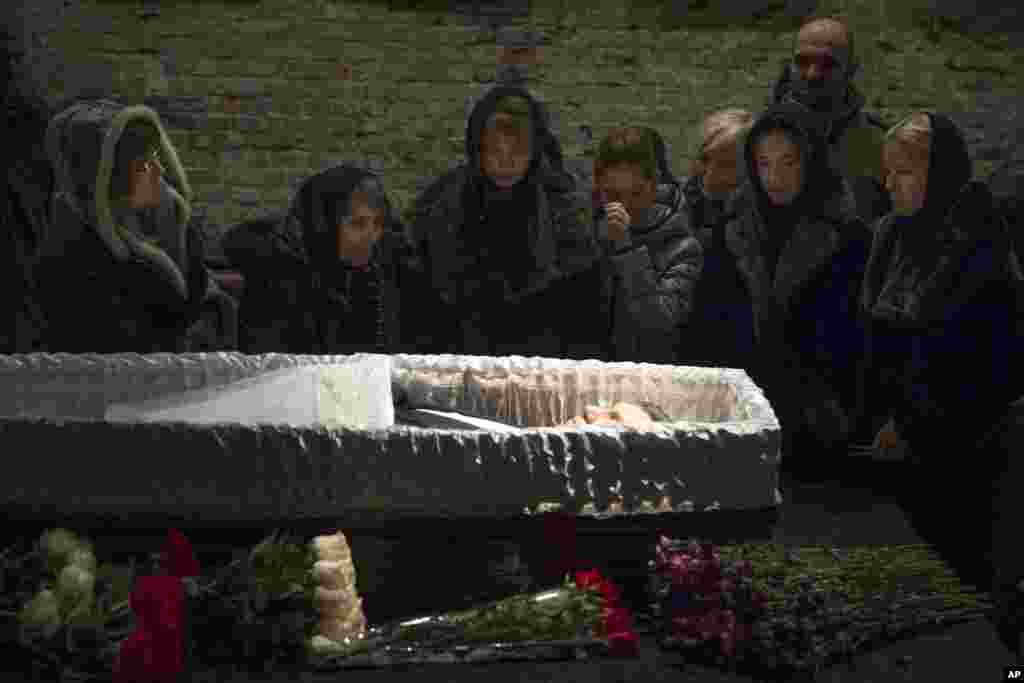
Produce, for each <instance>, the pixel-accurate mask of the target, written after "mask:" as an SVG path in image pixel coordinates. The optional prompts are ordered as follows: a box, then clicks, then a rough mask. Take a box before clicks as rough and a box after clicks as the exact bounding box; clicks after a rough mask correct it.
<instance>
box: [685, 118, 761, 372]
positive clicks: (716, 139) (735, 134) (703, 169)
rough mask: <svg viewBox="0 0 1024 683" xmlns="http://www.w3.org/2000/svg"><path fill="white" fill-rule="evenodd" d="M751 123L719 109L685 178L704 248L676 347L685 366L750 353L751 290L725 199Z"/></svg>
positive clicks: (740, 359)
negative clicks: (730, 234)
mask: <svg viewBox="0 0 1024 683" xmlns="http://www.w3.org/2000/svg"><path fill="white" fill-rule="evenodd" d="M753 123H754V115H753V114H751V113H750V112H749V111H747V110H745V109H736V108H731V109H721V110H719V111H716V112H713V113H711V114H709V115H708V116H707V118H705V119H704V121H703V122H702V124H701V126H700V146H699V147H698V149H697V155H696V158H695V159H694V160H693V162H692V163H691V164H690V177H689V178H687V179H686V180H684V181H683V195H684V197H685V199H686V211H687V213H688V214H689V217H690V223H691V225H692V226H693V229H694V233H695V234H696V235H697V238H698V239H699V240H700V243H701V246H702V247H703V249H704V270H703V273H702V274H701V278H700V280H699V281H698V282H697V288H696V291H695V293H694V312H693V314H692V316H691V318H690V326H689V331H688V333H687V334H686V335H685V336H684V338H683V340H682V344H681V346H680V356H681V358H680V361H681V362H683V363H685V364H689V365H700V366H711V367H739V368H746V367H747V366H748V363H749V360H750V358H751V356H752V354H753V343H754V323H753V316H752V314H751V307H750V293H749V292H748V291H747V288H746V285H744V283H743V278H742V277H741V276H740V273H739V271H738V270H737V268H736V262H735V259H734V258H733V257H732V255H731V254H730V253H729V249H728V247H727V246H726V243H725V226H726V223H728V222H729V219H730V218H731V217H732V213H731V211H730V205H729V202H728V198H729V195H731V194H732V193H733V192H734V191H735V190H736V188H737V187H738V186H739V184H740V180H741V176H742V170H741V169H742V167H743V164H742V162H741V159H742V149H743V139H744V137H745V136H746V134H747V132H748V131H749V130H750V127H751V126H752V125H753Z"/></svg>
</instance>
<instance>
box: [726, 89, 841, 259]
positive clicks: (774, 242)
mask: <svg viewBox="0 0 1024 683" xmlns="http://www.w3.org/2000/svg"><path fill="white" fill-rule="evenodd" d="M779 129H781V130H784V131H786V133H787V134H788V135H789V137H790V138H791V139H792V140H793V141H794V142H796V144H797V146H798V147H799V148H800V156H801V164H802V167H803V187H802V188H801V190H800V194H799V195H797V197H796V198H794V199H793V201H792V202H791V203H790V204H789V205H788V206H774V205H773V204H772V203H771V201H770V200H769V199H768V195H767V193H766V192H765V190H764V187H763V186H762V185H761V178H760V176H759V175H758V173H757V160H756V159H755V155H754V145H756V144H757V142H758V141H759V140H760V139H761V138H762V137H764V135H766V134H767V133H769V132H771V131H773V130H779ZM743 158H744V163H745V168H746V174H747V179H748V182H749V185H750V187H751V188H752V189H753V192H754V204H755V206H756V209H757V212H758V214H759V215H760V216H761V218H762V220H763V221H764V227H765V234H764V235H763V239H764V244H765V248H766V249H767V252H768V253H767V254H766V257H767V265H768V270H769V273H770V274H771V275H772V276H774V271H775V265H776V264H777V262H778V258H779V254H780V253H781V251H782V248H783V247H784V246H785V244H786V242H787V241H788V240H789V237H790V236H791V235H792V233H793V230H794V229H795V228H796V225H797V223H798V221H799V220H800V218H801V217H803V216H819V215H821V214H822V212H823V211H824V209H825V205H826V203H827V202H828V201H829V199H830V198H831V197H833V196H834V195H835V194H836V193H837V192H841V191H842V187H843V180H842V176H841V175H840V174H839V173H838V171H836V170H835V169H834V168H833V167H832V166H831V165H830V163H829V153H828V142H827V140H826V138H825V131H824V130H823V128H822V126H821V123H820V117H818V116H816V115H815V114H814V113H813V112H811V111H810V110H808V109H807V108H806V107H802V106H799V105H797V104H793V103H780V104H776V105H773V106H772V107H770V108H769V109H768V110H767V111H765V112H764V113H763V114H762V115H761V116H760V117H759V118H758V119H757V121H755V122H754V125H753V126H752V127H751V129H750V133H749V134H748V135H747V137H746V140H745V141H744V147H743Z"/></svg>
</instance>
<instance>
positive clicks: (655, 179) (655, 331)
mask: <svg viewBox="0 0 1024 683" xmlns="http://www.w3.org/2000/svg"><path fill="white" fill-rule="evenodd" d="M664 156H665V155H664V142H663V141H662V140H661V136H660V135H658V133H657V132H656V131H655V130H653V129H650V128H617V129H614V130H612V131H611V132H610V133H609V134H608V136H607V137H606V138H605V139H604V140H603V141H602V143H601V145H600V147H599V149H598V154H597V159H596V161H595V163H594V177H595V181H596V187H597V190H598V192H599V193H600V194H601V195H602V196H603V203H602V207H601V208H602V209H603V210H602V212H601V215H600V217H599V219H598V223H597V233H598V237H599V239H600V240H601V242H602V245H603V246H604V251H605V258H606V268H607V273H608V277H609V278H610V280H611V282H610V283H609V284H610V292H611V295H612V302H611V305H610V309H611V311H612V321H611V347H612V351H611V358H612V359H613V360H615V361H620V362H621V361H630V362H634V363H660V364H664V365H674V364H675V363H676V360H677V358H676V352H677V347H678V345H679V337H680V330H681V328H682V326H683V325H685V324H686V322H687V320H688V318H689V315H690V312H691V311H692V309H693V290H694V287H695V285H696V282H697V280H698V279H699V278H700V274H701V266H702V263H703V260H702V256H701V247H700V243H699V242H698V241H697V238H696V237H695V236H694V234H693V231H692V230H691V228H690V223H689V220H688V216H687V214H686V213H685V212H684V211H683V210H682V209H683V193H682V189H681V188H680V186H679V183H678V182H677V181H676V180H675V179H674V178H672V177H671V173H670V172H669V171H668V169H667V160H666V159H665V158H664Z"/></svg>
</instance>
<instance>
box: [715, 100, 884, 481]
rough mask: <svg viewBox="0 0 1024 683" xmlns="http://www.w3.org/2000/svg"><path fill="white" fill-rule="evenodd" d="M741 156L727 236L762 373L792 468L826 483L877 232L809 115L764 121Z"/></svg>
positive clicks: (839, 448) (848, 392)
mask: <svg viewBox="0 0 1024 683" xmlns="http://www.w3.org/2000/svg"><path fill="white" fill-rule="evenodd" d="M744 161H745V165H746V176H747V180H746V181H745V185H744V187H742V188H741V189H740V191H739V194H738V195H737V197H736V202H737V204H736V212H737V218H736V219H735V220H734V221H733V222H731V223H730V224H729V226H728V228H727V235H726V239H727V241H728V244H729V248H730V250H731V251H732V253H733V254H734V256H735V257H736V260H737V266H738V268H739V270H740V273H741V274H742V275H743V277H744V278H745V280H746V282H747V287H748V289H749V291H750V293H751V297H752V303H753V316H754V326H755V334H756V337H757V351H758V354H759V359H758V363H757V365H758V367H757V368H756V370H755V372H754V373H753V374H754V378H755V380H756V381H757V382H758V384H759V385H761V386H762V387H764V388H765V390H766V394H767V397H768V399H769V401H770V402H771V404H772V407H773V408H774V410H775V412H776V414H777V416H778V417H779V421H780V422H781V425H782V432H783V462H782V464H783V469H784V470H788V471H790V472H791V473H793V474H794V475H795V476H800V477H807V478H810V479H817V478H821V477H823V476H828V475H830V474H833V473H834V472H835V468H836V467H837V466H838V465H839V460H840V459H841V458H842V457H843V456H845V455H846V448H847V439H848V437H849V433H850V429H851V427H852V419H853V415H854V411H855V408H856V402H857V401H856V399H857V395H858V394H857V381H858V373H857V371H858V367H859V363H860V362H861V358H862V356H863V345H864V344H863V343H864V333H863V329H862V328H863V326H862V324H861V322H860V320H859V317H858V306H857V304H858V300H859V293H860V287H861V283H862V281H863V275H864V268H865V264H866V262H867V255H868V249H869V245H870V239H871V235H870V231H869V230H868V229H867V227H866V226H865V225H864V222H863V221H862V220H860V219H859V218H858V217H857V216H856V211H855V209H854V205H853V199H852V197H851V194H850V192H849V188H848V186H847V185H846V184H845V183H844V182H843V179H842V178H841V176H840V175H839V174H838V172H836V171H835V170H834V169H833V168H832V167H831V165H830V164H829V161H828V147H827V142H826V139H825V136H824V134H823V132H822V131H821V130H820V128H819V127H818V119H817V117H815V116H813V115H811V114H810V113H809V112H808V111H807V110H806V108H803V107H797V106H793V105H777V106H775V107H772V108H770V109H769V110H768V111H767V112H765V113H764V114H763V115H762V116H761V117H759V119H758V121H757V122H756V123H755V124H754V126H753V128H752V129H751V131H750V133H749V135H748V137H747V140H746V142H745V145H744Z"/></svg>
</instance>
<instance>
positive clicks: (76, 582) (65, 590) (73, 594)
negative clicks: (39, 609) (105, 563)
mask: <svg viewBox="0 0 1024 683" xmlns="http://www.w3.org/2000/svg"><path fill="white" fill-rule="evenodd" d="M95 585H96V577H95V576H94V575H93V573H92V572H90V571H87V570H85V569H83V568H81V567H79V566H77V565H74V564H69V565H68V566H66V567H64V569H62V570H61V572H60V576H59V577H58V578H57V596H58V597H59V598H60V601H61V602H62V603H63V604H64V605H65V606H66V607H71V606H73V605H77V604H79V603H80V602H82V601H83V600H85V599H86V598H87V597H92V595H93V588H94V586H95Z"/></svg>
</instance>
